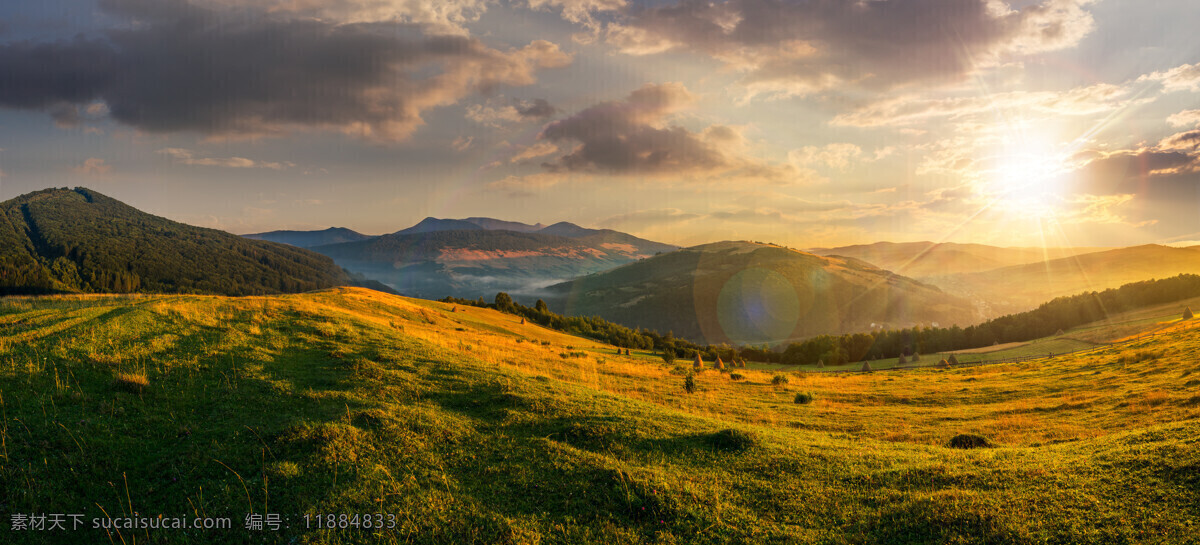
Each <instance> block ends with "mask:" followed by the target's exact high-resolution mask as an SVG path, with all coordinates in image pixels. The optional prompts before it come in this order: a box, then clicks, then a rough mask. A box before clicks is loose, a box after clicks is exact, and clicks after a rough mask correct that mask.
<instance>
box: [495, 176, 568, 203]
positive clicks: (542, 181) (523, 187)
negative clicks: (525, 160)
mask: <svg viewBox="0 0 1200 545" xmlns="http://www.w3.org/2000/svg"><path fill="white" fill-rule="evenodd" d="M566 178H567V177H566V176H563V175H561V174H558V173H552V172H540V173H537V174H529V175H526V176H507V177H505V178H504V179H502V180H498V181H495V182H492V183H490V184H488V185H487V189H489V190H492V191H501V192H504V193H506V194H507V195H508V196H509V197H510V198H520V197H532V196H534V195H536V194H537V192H538V191H540V190H544V189H547V188H550V187H554V186H556V185H558V184H560V183H562V182H563V181H565V180H566Z"/></svg>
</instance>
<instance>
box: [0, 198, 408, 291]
mask: <svg viewBox="0 0 1200 545" xmlns="http://www.w3.org/2000/svg"><path fill="white" fill-rule="evenodd" d="M367 284H368V283H367V282H363V281H356V280H355V279H354V278H352V277H351V276H350V274H349V273H347V272H346V271H345V270H343V269H342V268H340V267H338V266H337V265H335V264H334V263H333V261H332V260H331V259H329V258H328V257H325V256H323V255H320V254H317V253H314V252H311V251H308V250H303V249H300V248H295V247H291V246H286V245H283V244H277V243H274V242H266V241H258V240H249V239H245V238H242V237H239V236H236V235H232V234H229V233H226V232H224V231H218V230H215V229H205V228H202V227H194V226H191V225H185V224H182V223H178V222H174V221H171V220H168V219H165V218H161V217H158V216H154V215H151V214H147V213H145V212H142V211H140V210H138V209H136V208H133V207H131V206H128V205H126V204H124V203H122V202H120V201H117V200H115V199H112V198H110V197H106V196H104V195H101V194H99V193H96V192H95V191H92V190H90V189H84V188H76V189H74V190H70V189H65V188H63V189H46V190H43V191H37V192H34V193H30V194H27V195H22V196H20V197H17V198H15V199H12V200H9V201H6V202H3V203H0V294H37V293H70V292H84V293H90V292H97V293H126V292H158V293H212V294H222V295H254V294H268V293H288V292H301V291H308V290H314V289H320V288H327V287H332V286H339V285H360V286H365V287H375V288H383V289H386V288H385V287H384V286H382V285H378V284H374V283H373V285H370V286H368V285H367Z"/></svg>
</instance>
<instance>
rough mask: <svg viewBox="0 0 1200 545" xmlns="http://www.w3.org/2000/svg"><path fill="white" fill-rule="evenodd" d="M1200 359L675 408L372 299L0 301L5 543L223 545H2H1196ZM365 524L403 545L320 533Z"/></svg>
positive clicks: (1163, 354)
mask: <svg viewBox="0 0 1200 545" xmlns="http://www.w3.org/2000/svg"><path fill="white" fill-rule="evenodd" d="M1197 349H1200V330H1197V329H1195V328H1194V327H1193V323H1192V322H1179V323H1176V324H1174V325H1172V326H1170V327H1168V328H1166V329H1163V330H1162V331H1161V334H1160V335H1159V336H1157V337H1155V338H1153V339H1152V340H1141V341H1132V342H1129V343H1125V344H1122V345H1117V346H1113V347H1111V348H1108V349H1106V350H1104V351H1102V352H1098V353H1091V354H1088V355H1086V356H1081V357H1065V358H1057V359H1047V360H1039V361H1034V362H1028V363H1024V364H1015V365H996V366H987V367H976V368H965V369H951V370H945V371H943V370H935V369H922V370H908V371H888V372H876V373H866V374H817V373H807V374H802V373H788V374H784V375H782V376H783V377H785V378H786V383H783V384H773V379H774V378H775V376H776V374H775V373H774V372H765V371H757V370H743V369H738V370H734V371H733V373H737V374H738V375H741V377H740V378H738V380H734V379H735V378H736V377H734V376H733V373H730V372H724V373H722V372H718V371H714V370H708V371H704V372H702V373H700V374H699V375H698V376H696V377H695V382H696V385H697V391H696V393H693V394H688V393H686V392H685V391H684V389H683V382H684V377H683V376H682V374H683V373H686V369H685V368H682V367H676V366H673V365H666V364H663V363H662V362H661V361H655V360H653V359H650V358H649V357H648V356H649V354H646V353H641V354H636V353H635V354H633V355H631V356H628V357H626V356H618V355H616V354H615V349H613V348H611V347H608V346H606V345H602V344H599V343H596V342H592V341H588V340H585V339H580V338H578V337H572V336H568V335H564V334H561V333H557V332H553V331H549V330H545V329H542V328H540V327H537V326H535V325H533V324H522V323H520V319H519V318H516V317H513V316H511V315H505V314H501V313H498V312H495V311H491V310H484V309H479V308H466V307H458V308H454V307H453V306H452V305H448V304H442V303H437V302H431V301H422V300H413V299H406V298H402V297H397V296H391V295H387V294H383V293H379V292H373V291H369V290H362V289H352V288H346V289H335V290H326V291H321V292H314V293H308V294H299V295H281V296H270V297H244V298H226V297H216V296H171V295H164V296H140V297H139V296H60V297H52V298H35V299H22V298H7V299H0V412H2V416H3V422H2V425H0V446H2V450H0V506H2V509H0V511H3V512H4V516H5V518H8V517H9V516H10V514H12V513H35V514H36V513H81V514H85V515H86V516H87V517H89V518H90V517H99V516H103V513H107V514H108V515H111V516H118V517H119V516H123V515H124V514H129V513H133V512H137V513H139V515H140V516H157V515H159V514H161V515H163V516H166V517H177V516H214V517H229V518H231V519H232V520H233V525H234V529H231V530H182V529H172V530H156V531H147V530H122V531H121V532H120V534H118V533H117V532H113V533H112V534H110V535H106V534H105V532H104V531H103V530H79V531H77V532H71V531H47V532H40V533H34V532H15V531H10V530H8V529H7V528H6V529H5V530H3V531H4V538H3V540H4V541H5V542H11V543H45V542H55V543H78V542H81V541H82V542H108V541H112V542H114V543H127V544H132V543H209V542H214V541H220V542H232V543H263V542H267V543H274V542H281V543H368V542H369V543H529V544H534V543H614V544H615V543H1030V542H1034V543H1195V542H1197V538H1196V537H1195V536H1196V534H1197V529H1198V525H1200V421H1198V418H1200V362H1198V361H1197V359H1196V358H1195V354H1196V353H1197ZM774 382H780V381H774ZM798 393H809V394H811V395H812V399H813V400H812V402H810V403H805V404H799V403H795V402H794V399H795V398H796V395H797V394H798ZM962 433H970V434H978V435H981V436H984V437H986V438H987V439H988V440H989V441H990V442H992V443H993V444H995V447H994V448H982V449H973V450H959V449H953V448H949V447H948V446H947V444H948V442H949V441H950V439H951V438H952V437H954V436H956V435H958V434H962ZM251 512H253V513H255V514H263V513H277V514H282V515H283V516H284V522H285V523H286V524H287V525H288V527H287V528H281V529H280V530H278V531H266V532H258V531H248V530H244V529H243V528H242V523H243V520H244V519H245V517H246V515H247V514H248V513H251ZM378 512H382V513H392V514H395V515H396V518H395V527H394V528H391V529H389V530H387V531H383V532H378V531H375V530H367V529H361V528H360V529H347V530H337V531H330V530H322V529H316V528H314V527H312V526H313V524H312V523H311V522H310V524H309V525H308V526H309V527H307V528H306V524H305V520H304V518H303V516H304V515H305V514H310V515H312V514H317V513H378ZM310 521H311V519H310ZM6 523H7V521H6Z"/></svg>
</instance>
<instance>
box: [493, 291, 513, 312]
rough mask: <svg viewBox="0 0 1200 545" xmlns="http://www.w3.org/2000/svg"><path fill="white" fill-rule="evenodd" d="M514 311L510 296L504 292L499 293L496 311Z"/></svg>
mask: <svg viewBox="0 0 1200 545" xmlns="http://www.w3.org/2000/svg"><path fill="white" fill-rule="evenodd" d="M512 309H513V300H512V297H509V296H508V294H507V293H504V292H500V293H497V294H496V310H500V311H503V312H509V311H511V310H512Z"/></svg>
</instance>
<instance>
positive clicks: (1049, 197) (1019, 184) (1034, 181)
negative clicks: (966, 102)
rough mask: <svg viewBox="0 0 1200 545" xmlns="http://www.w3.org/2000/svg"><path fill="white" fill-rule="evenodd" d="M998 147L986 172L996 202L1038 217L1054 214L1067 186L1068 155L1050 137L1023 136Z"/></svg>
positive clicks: (1013, 210) (1060, 203)
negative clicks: (1032, 137)
mask: <svg viewBox="0 0 1200 545" xmlns="http://www.w3.org/2000/svg"><path fill="white" fill-rule="evenodd" d="M1014 140H1017V141H1015V142H1006V143H1004V144H1002V145H1000V146H998V147H997V149H996V151H995V153H994V154H993V155H992V156H991V157H989V163H990V164H988V168H987V170H985V171H984V172H983V175H984V180H985V181H984V188H985V191H986V193H987V194H988V195H990V196H992V198H993V199H994V200H995V206H997V207H999V208H1001V209H1002V210H1004V211H1006V212H1013V213H1017V214H1020V215H1023V216H1028V217H1034V218H1053V217H1054V216H1056V215H1057V214H1058V213H1059V212H1061V210H1062V206H1063V204H1064V202H1065V196H1066V189H1067V187H1066V186H1067V173H1068V168H1067V155H1066V154H1065V153H1062V152H1061V151H1059V150H1058V149H1057V146H1055V145H1054V144H1053V143H1052V142H1050V141H1048V139H1040V138H1037V139H1031V138H1021V139H1019V140H1018V139H1014Z"/></svg>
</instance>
